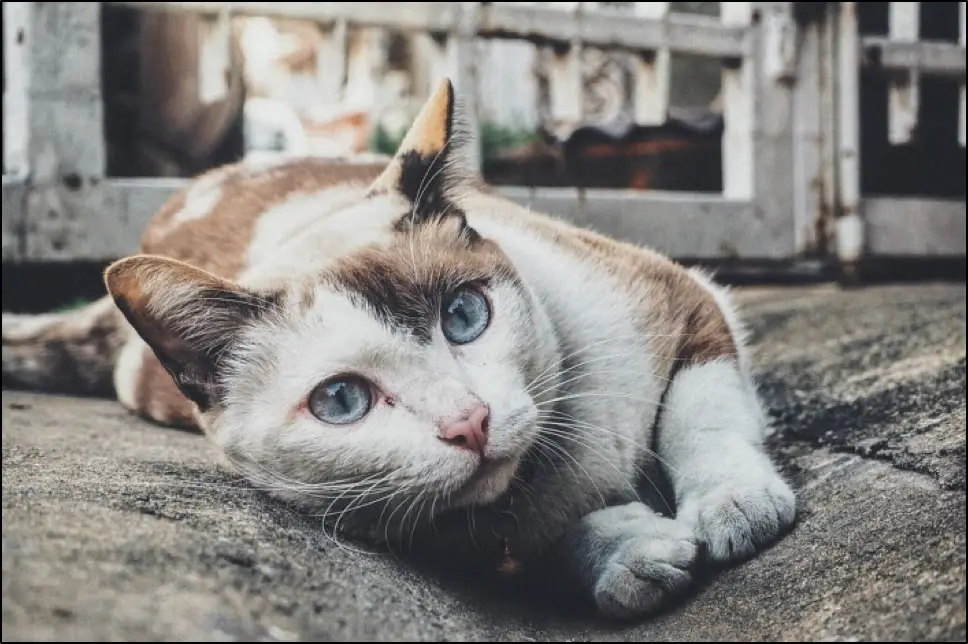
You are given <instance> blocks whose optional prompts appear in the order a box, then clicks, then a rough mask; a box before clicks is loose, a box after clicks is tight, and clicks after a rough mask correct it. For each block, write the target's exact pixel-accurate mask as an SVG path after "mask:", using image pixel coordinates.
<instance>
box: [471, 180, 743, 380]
mask: <svg viewBox="0 0 968 644" xmlns="http://www.w3.org/2000/svg"><path fill="white" fill-rule="evenodd" d="M460 205H461V206H462V207H463V208H464V209H465V210H467V211H468V212H475V211H478V212H482V211H486V212H487V213H488V216H490V217H494V218H496V219H499V220H504V221H506V222H507V223H508V224H511V225H514V224H517V225H520V226H522V227H524V228H525V229H526V230H528V231H530V232H531V233H532V234H535V235H537V236H539V237H541V238H544V239H546V240H548V241H550V242H552V243H553V244H555V245H556V246H557V247H559V248H560V249H561V250H562V251H565V252H570V253H572V254H573V255H574V256H576V257H578V258H580V259H582V260H583V261H584V262H586V263H588V264H590V265H593V266H596V267H597V268H598V269H599V270H601V271H602V272H604V273H605V274H607V275H610V276H612V277H614V278H615V279H616V280H617V281H618V282H619V283H621V284H625V285H627V286H626V293H627V294H628V296H629V298H630V300H631V302H632V303H633V305H634V307H635V309H636V310H637V311H638V316H639V324H638V326H639V329H641V331H642V332H643V333H644V334H646V335H648V336H651V337H652V346H653V351H654V352H655V354H656V355H655V357H656V359H657V364H659V365H666V368H665V371H666V373H665V374H659V375H660V376H663V377H667V378H670V379H671V378H672V377H673V376H674V375H675V373H676V372H677V371H678V370H679V369H681V368H682V367H685V366H689V365H693V364H702V363H704V362H709V361H711V360H716V359H719V358H726V359H737V358H738V349H737V347H736V343H735V341H734V339H733V336H732V333H731V332H730V329H729V325H728V324H727V322H726V318H725V316H724V315H723V313H722V311H720V309H719V306H718V305H717V303H716V301H715V299H714V298H713V296H712V295H710V294H709V293H708V292H707V291H706V290H705V289H704V288H703V287H702V286H701V285H700V284H699V282H697V281H696V280H695V279H694V278H693V277H692V275H690V274H689V272H688V271H687V270H686V268H685V267H683V266H682V265H680V264H678V263H676V262H674V261H672V260H671V259H669V258H667V257H665V256H663V255H660V254H658V253H656V252H654V251H652V250H649V249H646V248H641V247H638V246H634V245H632V244H629V243H625V242H621V241H618V240H615V239H612V238H609V237H606V236H604V235H601V234H598V233H596V232H593V231H591V230H587V229H583V228H575V227H573V226H570V225H568V224H566V223H564V222H561V221H559V220H556V219H552V218H550V217H547V216H545V215H541V214H536V213H533V212H531V211H530V210H527V209H525V208H523V207H521V206H519V205H517V204H510V203H508V202H507V201H506V200H504V199H501V198H500V197H494V196H491V195H489V194H487V193H485V192H473V193H468V194H467V195H465V199H464V200H463V201H462V202H461V204H460Z"/></svg>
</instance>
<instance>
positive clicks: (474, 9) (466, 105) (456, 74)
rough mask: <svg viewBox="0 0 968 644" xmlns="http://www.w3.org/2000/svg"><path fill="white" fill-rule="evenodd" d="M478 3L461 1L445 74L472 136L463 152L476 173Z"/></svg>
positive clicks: (449, 41)
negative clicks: (456, 96)
mask: <svg viewBox="0 0 968 644" xmlns="http://www.w3.org/2000/svg"><path fill="white" fill-rule="evenodd" d="M480 4H481V3H479V2H461V3H459V5H458V10H457V15H456V16H455V21H454V28H453V30H452V31H451V32H450V33H449V34H448V38H447V41H446V61H447V68H448V75H449V77H450V79H451V82H453V83H454V91H455V92H456V93H457V95H458V96H460V100H461V107H462V109H463V115H464V120H465V122H466V124H467V126H468V127H469V128H470V129H471V131H472V132H473V133H474V136H472V137H471V139H470V141H469V146H468V148H467V150H466V158H465V159H464V161H465V163H468V164H470V167H471V168H472V169H473V170H474V171H475V172H477V173H480V170H481V164H482V159H481V136H482V132H481V128H480V123H479V122H478V117H479V111H478V100H479V97H478V89H479V88H478V82H477V29H478V25H479V24H480V8H481V7H480Z"/></svg>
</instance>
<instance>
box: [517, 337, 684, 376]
mask: <svg viewBox="0 0 968 644" xmlns="http://www.w3.org/2000/svg"><path fill="white" fill-rule="evenodd" d="M692 335H694V334H690V333H682V334H650V335H647V336H644V337H645V339H647V340H648V339H660V338H676V339H679V338H687V337H691V336H692ZM642 340H643V336H637V335H629V336H612V337H609V338H605V339H602V340H598V341H596V342H591V343H589V344H587V345H585V346H583V347H581V348H579V349H576V350H574V351H572V352H571V353H568V354H566V355H564V356H562V357H560V358H559V359H558V360H556V361H555V362H554V363H552V364H551V365H549V366H548V367H546V368H545V369H544V370H543V371H541V372H540V373H539V374H538V375H537V376H535V377H534V379H533V380H532V381H531V383H529V385H528V387H527V389H528V390H530V389H531V388H532V387H534V386H536V385H537V384H538V383H540V382H541V381H542V380H549V379H551V378H554V377H555V376H557V375H560V374H561V373H567V372H568V371H571V370H572V369H575V368H578V367H580V366H582V365H584V364H587V363H588V361H584V362H581V363H579V364H577V365H572V366H571V367H568V368H567V369H563V370H561V371H554V370H555V369H556V368H557V367H560V366H561V365H563V364H564V363H565V361H567V360H569V359H571V358H573V357H575V356H576V355H578V354H580V353H582V352H584V351H588V350H590V349H593V348H595V347H598V346H601V345H603V344H609V343H613V342H616V343H622V344H623V345H626V344H629V343H632V342H634V343H636V344H639V343H641V342H642ZM628 355H629V352H628V350H625V351H621V352H616V353H613V354H610V355H608V356H597V357H596V358H592V359H590V360H591V361H597V360H606V359H609V358H617V357H627V356H628ZM639 355H646V356H647V357H652V358H658V356H655V355H653V354H650V353H645V354H641V353H640V354H639ZM671 360H672V361H673V362H675V361H676V360H677V359H676V358H671ZM549 372H551V373H549Z"/></svg>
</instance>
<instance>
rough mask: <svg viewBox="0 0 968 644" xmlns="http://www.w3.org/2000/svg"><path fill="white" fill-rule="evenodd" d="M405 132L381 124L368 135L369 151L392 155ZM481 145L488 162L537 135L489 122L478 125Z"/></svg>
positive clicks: (483, 156) (520, 127)
mask: <svg viewBox="0 0 968 644" xmlns="http://www.w3.org/2000/svg"><path fill="white" fill-rule="evenodd" d="M405 135H406V132H398V133H392V132H391V131H390V130H388V129H387V128H386V126H384V125H383V124H382V123H379V124H377V126H376V127H374V128H373V132H372V134H371V135H370V151H371V152H376V153H378V154H387V155H393V154H394V153H395V152H396V151H397V148H398V147H400V143H401V142H403V137H404V136H405ZM478 137H479V141H480V144H481V157H482V159H483V160H485V161H489V160H491V159H493V158H495V157H497V156H498V155H500V154H501V153H502V152H504V151H505V150H508V149H511V148H515V147H518V146H521V145H525V144H527V143H530V142H532V141H534V140H535V139H536V138H537V137H538V133H537V132H536V131H534V130H533V129H530V128H527V127H524V126H520V125H504V124H501V123H494V122H491V121H484V122H482V123H481V124H480V131H479V133H478Z"/></svg>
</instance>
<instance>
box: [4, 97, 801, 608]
mask: <svg viewBox="0 0 968 644" xmlns="http://www.w3.org/2000/svg"><path fill="white" fill-rule="evenodd" d="M462 123H463V121H462V119H461V115H460V110H459V108H458V106H457V103H456V101H455V95H454V89H453V85H452V84H451V82H450V81H449V80H446V79H445V80H444V81H442V83H441V85H440V87H439V88H438V89H437V90H436V91H435V92H434V94H433V95H432V96H431V97H430V98H429V99H428V100H427V102H426V103H425V104H424V106H423V107H422V109H421V111H420V113H419V114H418V116H417V117H416V119H415V121H414V122H413V124H412V126H411V128H410V130H409V131H408V132H407V134H406V136H405V138H404V139H403V142H402V143H401V145H400V147H399V150H398V151H397V153H396V154H395V155H394V156H393V157H392V158H391V159H389V161H388V162H387V163H385V164H381V165H379V166H376V165H373V164H352V163H341V162H337V161H325V160H322V159H313V158H304V159H289V160H285V161H279V162H274V163H273V164H268V165H266V164H263V165H262V166H261V167H253V166H252V165H251V164H245V163H242V164H236V165H230V166H226V167H223V168H219V169H216V170H213V171H210V172H208V173H207V174H204V175H202V176H201V177H199V178H198V179H196V180H195V181H194V182H192V183H191V184H190V185H189V186H188V187H186V188H185V189H184V190H183V191H182V192H181V193H179V194H177V195H175V196H173V197H172V198H171V199H170V200H169V201H168V202H167V203H166V204H165V205H164V206H163V207H162V208H161V209H160V211H159V212H158V213H157V214H156V215H155V216H154V218H153V219H152V220H151V221H150V223H149V224H148V225H147V227H146V230H145V232H144V236H143V240H142V249H141V251H142V254H139V255H135V256H131V257H127V258H124V259H121V260H119V261H117V262H115V263H113V264H111V265H110V266H109V267H108V268H107V270H106V271H105V277H104V280H105V284H106V287H107V291H108V294H107V295H106V296H105V297H104V298H103V299H101V300H99V301H97V302H95V303H93V304H91V305H89V306H88V307H87V308H85V309H81V310H78V311H74V312H67V313H62V314H53V315H47V316H40V317H22V316H12V315H7V314H5V315H4V320H3V383H4V386H19V387H27V388H32V389H39V390H46V391H60V392H66V393H75V394H110V395H115V396H116V397H117V399H118V400H119V401H120V402H121V403H122V404H123V405H124V406H125V407H127V408H128V409H130V410H133V411H134V412H136V413H138V414H140V415H142V416H144V417H146V418H148V419H151V420H153V421H155V422H158V423H160V424H166V425H175V426H189V427H197V428H200V429H201V430H202V431H204V433H205V434H207V436H208V437H209V438H210V439H211V441H212V443H213V444H214V445H215V446H216V447H217V451H218V453H219V454H220V455H222V457H223V458H224V460H225V462H226V464H228V465H229V466H231V467H233V468H235V469H236V470H237V471H238V472H240V473H241V474H242V475H244V476H245V477H247V478H248V480H249V481H250V482H251V483H252V484H254V485H256V486H259V487H262V488H264V489H265V490H266V491H268V492H269V493H271V494H272V495H274V496H275V497H278V498H280V499H282V500H284V501H286V502H289V503H293V504H296V505H298V506H300V507H302V508H305V509H307V510H309V511H322V512H324V513H326V514H328V515H329V516H330V517H334V518H335V517H338V520H337V521H336V523H337V524H341V525H334V526H332V527H333V529H334V530H339V531H340V532H341V533H344V534H347V535H354V536H359V537H365V538H368V539H373V540H375V541H378V542H382V543H383V544H384V545H401V544H404V542H406V545H410V546H413V548H414V551H422V552H427V553H429V554H430V555H431V556H434V557H437V558H438V560H440V561H444V562H448V563H449V562H451V561H454V562H457V561H458V560H466V561H467V562H468V565H481V566H482V567H483V568H486V569H488V570H498V571H501V572H502V573H504V574H508V575H513V574H515V573H518V574H521V573H522V572H525V573H526V572H527V571H528V570H532V569H540V566H541V565H543V564H542V563H541V562H555V564H554V567H555V568H556V570H557V572H560V573H562V574H566V575H567V576H568V578H569V579H570V580H572V581H574V582H575V583H576V584H578V587H579V588H580V589H581V590H582V591H583V592H585V593H587V596H588V597H589V598H590V599H591V600H593V601H594V604H595V606H597V609H598V611H599V612H600V613H601V614H602V615H603V616H605V617H611V618H631V617H638V616H645V615H648V614H651V613H654V612H656V611H657V610H659V607H660V606H662V605H663V603H664V602H666V601H667V600H669V599H673V598H676V597H678V596H680V595H681V594H682V593H684V592H686V591H687V590H689V589H690V588H691V586H692V585H693V583H694V581H693V576H694V571H695V565H696V564H697V563H700V562H714V563H720V564H728V563H731V562H737V561H740V560H743V559H746V558H749V557H751V556H753V555H754V554H756V553H757V552H759V551H761V550H762V549H764V548H765V547H767V546H768V545H769V544H771V543H772V542H774V541H776V540H777V539H778V538H780V537H781V536H782V535H783V534H784V533H785V532H786V531H787V530H788V529H789V528H791V526H792V525H793V524H794V522H795V519H796V511H797V504H796V498H795V494H794V492H793V490H792V489H791V487H790V486H789V484H788V483H787V482H786V481H785V479H784V478H783V477H782V476H781V474H780V473H779V472H778V470H777V468H776V467H775V465H774V463H773V462H772V461H771V459H770V457H769V455H768V454H767V452H766V450H765V448H764V439H765V437H766V436H767V435H768V432H769V425H768V419H767V415H766V414H765V412H764V407H763V405H762V403H761V401H760V400H759V398H758V395H757V392H756V388H755V382H754V379H753V377H752V375H751V369H750V364H749V355H748V353H749V352H748V349H747V347H746V345H745V344H744V337H745V333H744V329H743V325H742V321H741V319H740V317H739V314H738V312H737V309H736V308H735V306H734V304H733V303H732V302H731V300H730V297H729V295H728V293H727V291H726V290H725V289H723V288H721V287H719V286H718V285H716V284H714V282H713V281H712V280H711V279H709V278H708V277H707V276H706V275H705V274H704V273H701V272H699V271H696V270H695V269H687V268H685V267H682V266H680V265H679V264H677V263H675V262H673V261H671V260H670V259H668V258H666V257H664V256H662V255H660V254H658V253H656V252H653V251H650V250H646V249H643V248H640V247H637V246H634V245H631V244H627V243H623V242H619V241H615V240H612V239H609V238H607V237H605V236H602V235H599V234H597V233H595V232H592V231H590V230H586V229H582V228H576V227H572V226H571V225H569V224H566V223H564V222H562V221H559V220H557V219H554V218H552V217H549V216H545V215H541V214H537V213H533V212H531V211H530V210H528V209H526V208H524V207H521V206H519V205H516V204H514V203H511V202H509V201H507V200H505V199H502V198H500V197H498V196H495V195H494V194H493V193H492V192H491V191H490V190H489V189H488V188H487V186H484V185H481V184H480V183H479V182H478V181H477V180H476V179H475V178H474V177H473V174H472V173H469V172H467V171H466V168H467V167H468V164H467V163H466V156H467V151H468V149H469V147H470V146H468V138H467V136H466V135H465V133H464V128H463V125H462ZM629 216H630V217H632V216H635V213H631V212H630V213H629ZM650 466H651V467H658V468H659V469H661V471H662V472H663V473H664V475H665V478H666V479H667V481H668V484H669V486H670V488H671V491H672V493H673V495H674V499H669V500H668V501H669V503H670V505H672V504H673V503H674V506H675V512H674V514H673V513H671V512H663V510H664V508H661V507H659V508H656V509H653V507H652V506H651V505H650V504H648V503H645V502H643V499H644V498H645V497H644V496H643V494H642V490H643V489H644V488H647V487H649V485H650V481H649V480H648V479H647V478H646V477H644V476H643V473H646V472H647V468H648V467H650ZM331 523H332V522H331Z"/></svg>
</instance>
